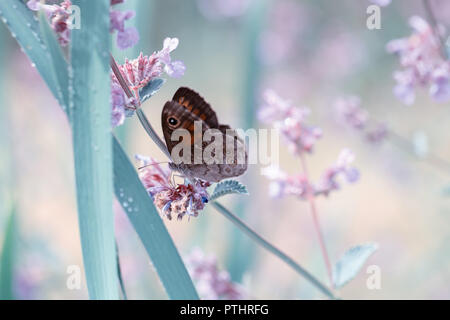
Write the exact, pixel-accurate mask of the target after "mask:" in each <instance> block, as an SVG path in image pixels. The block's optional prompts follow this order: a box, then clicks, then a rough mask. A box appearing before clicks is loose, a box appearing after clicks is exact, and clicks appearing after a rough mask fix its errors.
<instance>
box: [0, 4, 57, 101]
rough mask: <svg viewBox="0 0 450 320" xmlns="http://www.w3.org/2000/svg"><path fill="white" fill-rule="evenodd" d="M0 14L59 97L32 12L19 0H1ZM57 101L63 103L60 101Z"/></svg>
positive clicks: (46, 50) (48, 57) (48, 56)
mask: <svg viewBox="0 0 450 320" xmlns="http://www.w3.org/2000/svg"><path fill="white" fill-rule="evenodd" d="M0 16H1V18H2V20H3V22H4V23H5V24H6V26H7V27H8V28H9V30H10V32H11V34H12V35H13V37H14V38H15V39H16V40H17V42H18V43H19V44H20V46H21V47H22V49H23V51H24V52H25V53H26V55H27V56H28V58H29V59H30V60H31V61H32V64H33V65H34V66H36V68H37V70H38V72H39V73H40V75H41V76H42V78H43V79H44V81H45V82H46V83H47V85H48V87H49V88H50V90H51V91H52V93H53V94H54V95H55V97H56V98H57V99H59V95H58V90H57V86H56V79H55V77H54V75H53V73H52V70H51V68H47V66H48V62H49V61H50V54H49V52H48V49H47V46H46V45H45V44H44V41H43V39H42V37H41V33H40V29H39V24H38V21H37V19H36V18H35V17H34V15H33V12H32V11H31V10H29V9H28V8H27V6H26V5H25V3H24V2H22V1H20V0H1V1H0ZM59 102H60V103H61V104H62V105H63V103H62V101H59Z"/></svg>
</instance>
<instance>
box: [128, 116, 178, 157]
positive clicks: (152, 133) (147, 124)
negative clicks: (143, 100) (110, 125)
mask: <svg viewBox="0 0 450 320" xmlns="http://www.w3.org/2000/svg"><path fill="white" fill-rule="evenodd" d="M136 114H137V116H138V119H139V121H140V122H141V125H142V127H143V128H144V129H145V132H147V134H148V136H149V137H150V138H151V139H152V140H153V141H154V142H155V143H156V145H157V146H158V147H159V149H161V151H162V152H164V154H165V155H166V156H167V158H169V159H172V157H171V156H170V152H169V150H168V149H167V146H166V145H165V143H164V142H163V141H162V140H161V138H160V137H159V136H158V134H157V133H156V131H155V130H154V129H153V127H152V125H151V124H150V122H149V121H148V119H147V117H146V116H145V114H144V112H143V111H142V110H141V109H137V110H136Z"/></svg>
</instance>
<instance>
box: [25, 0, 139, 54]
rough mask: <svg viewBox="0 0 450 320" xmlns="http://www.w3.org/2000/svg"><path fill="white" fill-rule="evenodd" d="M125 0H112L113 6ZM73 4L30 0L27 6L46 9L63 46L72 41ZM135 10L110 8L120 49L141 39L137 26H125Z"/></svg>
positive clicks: (67, 1) (65, 0)
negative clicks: (69, 23) (70, 22)
mask: <svg viewBox="0 0 450 320" xmlns="http://www.w3.org/2000/svg"><path fill="white" fill-rule="evenodd" d="M123 2H124V0H111V2H110V3H111V6H113V5H116V4H119V3H123ZM71 5H72V3H71V1H70V0H64V1H63V2H61V4H59V5H58V4H53V5H47V4H42V3H41V2H40V1H38V0H29V1H28V2H27V6H28V8H29V9H30V10H33V11H39V10H41V9H42V10H44V11H45V13H46V15H47V18H48V19H49V21H50V26H51V27H52V29H53V30H54V31H55V33H56V35H57V37H58V41H59V43H60V44H61V46H63V47H64V46H67V45H68V44H69V42H70V28H69V27H68V19H69V18H70V15H71V11H69V9H70V6H71ZM134 16H135V12H134V11H132V10H127V11H124V12H121V11H119V10H113V9H111V10H110V32H111V33H114V32H116V31H117V39H116V41H117V46H118V47H119V49H122V50H124V49H127V48H131V47H133V46H134V45H135V44H136V43H138V41H139V33H138V31H137V29H136V28H135V27H128V28H126V27H125V21H127V20H129V19H131V18H133V17H134Z"/></svg>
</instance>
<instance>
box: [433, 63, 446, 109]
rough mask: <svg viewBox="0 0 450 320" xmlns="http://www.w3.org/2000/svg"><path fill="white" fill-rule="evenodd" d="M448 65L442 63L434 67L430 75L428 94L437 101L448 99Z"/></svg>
mask: <svg viewBox="0 0 450 320" xmlns="http://www.w3.org/2000/svg"><path fill="white" fill-rule="evenodd" d="M449 69H450V65H449V63H448V62H447V63H444V64H442V65H441V66H439V67H437V68H436V69H434V71H433V74H432V75H431V79H432V80H431V86H430V95H431V96H432V97H433V98H434V100H436V101H437V102H446V101H449V100H450V70H449Z"/></svg>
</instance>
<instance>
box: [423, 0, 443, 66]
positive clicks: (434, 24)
mask: <svg viewBox="0 0 450 320" xmlns="http://www.w3.org/2000/svg"><path fill="white" fill-rule="evenodd" d="M423 6H424V7H425V11H426V12H427V15H428V18H429V19H430V21H431V25H432V28H433V31H434V33H435V35H436V36H437V37H438V39H439V41H440V43H441V46H440V52H441V54H442V57H443V58H444V60H447V58H448V57H447V56H448V55H447V50H446V44H445V39H444V38H443V37H442V34H441V33H440V32H439V23H438V21H437V19H436V15H435V14H434V12H433V8H432V6H431V1H430V0H423Z"/></svg>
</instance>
